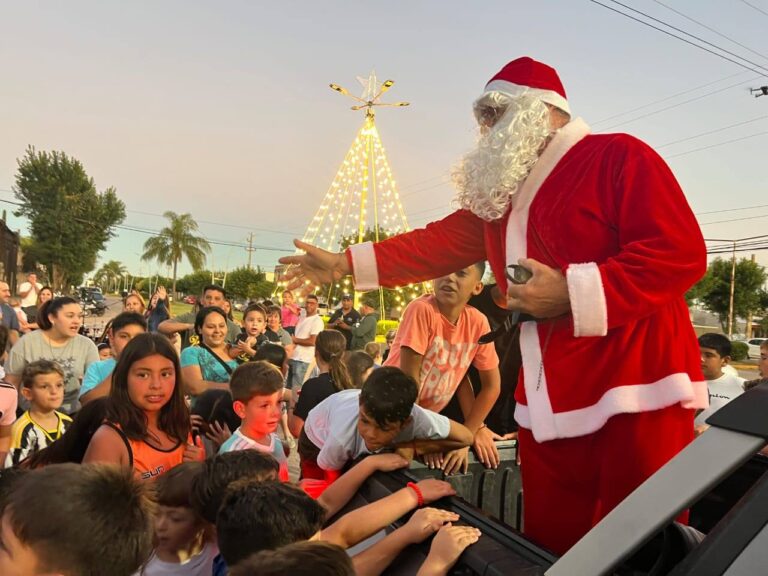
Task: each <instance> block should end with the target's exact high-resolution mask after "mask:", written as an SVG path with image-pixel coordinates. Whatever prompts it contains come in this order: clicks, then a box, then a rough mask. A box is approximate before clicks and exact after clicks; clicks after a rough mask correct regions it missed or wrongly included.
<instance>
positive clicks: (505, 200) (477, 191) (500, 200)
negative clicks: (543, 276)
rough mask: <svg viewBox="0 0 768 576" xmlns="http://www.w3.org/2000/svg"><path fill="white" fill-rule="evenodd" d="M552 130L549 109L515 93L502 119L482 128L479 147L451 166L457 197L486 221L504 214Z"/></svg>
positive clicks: (459, 203)
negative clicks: (485, 129) (452, 167)
mask: <svg viewBox="0 0 768 576" xmlns="http://www.w3.org/2000/svg"><path fill="white" fill-rule="evenodd" d="M552 133H553V130H552V129H551V128H550V125H549V109H548V108H547V106H546V105H545V104H544V103H543V102H542V101H541V100H539V99H538V98H534V97H531V96H525V95H523V96H519V97H516V98H513V99H511V103H510V105H509V107H508V108H507V110H506V111H505V112H504V115H503V116H502V117H501V118H500V119H499V120H498V122H496V124H494V125H493V126H492V127H491V128H490V129H489V130H488V131H487V132H484V133H483V132H481V134H480V136H479V138H478V142H477V148H476V149H475V150H473V151H471V152H469V153H468V154H466V155H465V156H464V157H463V158H462V159H461V161H460V162H459V164H458V165H457V166H456V167H455V168H454V169H453V171H452V177H453V182H454V184H455V186H456V188H457V190H458V194H457V195H456V198H455V199H454V203H455V204H457V205H458V206H459V208H463V209H465V210H469V211H471V212H472V213H473V214H475V215H476V216H478V217H479V218H481V219H483V220H485V221H486V222H492V221H494V220H498V219H499V218H501V217H502V216H503V215H504V213H505V212H506V211H507V208H508V207H509V204H510V202H511V201H512V196H514V194H515V193H517V191H518V190H519V189H520V186H521V185H522V183H523V182H524V181H525V179H526V178H527V177H528V174H529V173H530V171H531V169H532V168H533V166H534V164H536V161H537V160H538V159H539V155H540V154H541V152H542V151H543V150H544V147H545V145H546V143H547V140H548V139H549V138H550V136H551V135H552Z"/></svg>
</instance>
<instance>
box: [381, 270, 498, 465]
mask: <svg viewBox="0 0 768 576" xmlns="http://www.w3.org/2000/svg"><path fill="white" fill-rule="evenodd" d="M484 273H485V262H478V263H477V264H473V265H472V266H468V267H466V268H463V269H462V270H459V271H458V272H454V273H453V274H449V275H447V276H442V277H440V278H438V279H436V280H435V282H434V285H435V293H434V294H428V295H425V296H422V297H420V298H417V299H416V300H414V301H413V302H411V303H410V304H409V305H408V307H407V308H406V309H405V312H404V313H403V318H402V320H401V322H400V326H399V328H398V330H397V335H396V336H395V341H394V342H393V343H392V347H391V348H390V351H389V355H388V357H387V361H386V362H385V365H386V366H398V367H399V368H401V369H402V370H403V372H405V373H406V374H408V375H409V376H411V377H412V378H413V379H415V380H416V381H417V382H418V384H419V399H418V404H419V406H422V407H423V408H428V409H430V410H434V411H435V412H440V411H441V410H443V409H444V408H445V407H446V406H447V405H448V403H449V402H450V401H451V398H452V397H453V396H454V394H456V395H457V398H458V400H459V405H460V406H461V411H462V413H463V415H464V425H465V426H466V427H467V428H469V430H470V432H472V433H473V434H474V435H475V439H474V441H473V448H474V451H475V453H476V454H477V457H478V459H479V460H480V462H482V463H483V464H485V465H486V466H487V467H489V468H491V467H493V468H495V467H497V466H498V464H499V453H498V451H497V449H496V445H495V444H494V440H497V439H501V438H500V437H499V436H498V435H496V434H495V433H494V432H492V431H491V430H490V429H489V428H488V427H487V426H486V425H485V423H484V421H485V418H486V417H487V416H488V413H489V412H490V411H491V408H493V405H494V403H495V402H496V400H497V399H498V397H499V391H500V390H501V376H500V375H499V357H498V356H497V355H496V348H495V346H494V345H493V343H488V344H480V343H479V340H480V338H481V337H482V336H483V335H485V334H487V333H488V332H490V331H491V328H490V325H489V323H488V319H487V318H486V317H485V315H484V314H483V313H482V312H480V311H479V310H477V309H476V308H473V307H472V306H468V305H467V303H468V302H469V299H470V298H471V297H472V296H474V295H477V294H480V292H482V290H483V282H482V280H483V274H484ZM470 365H473V366H474V367H475V368H477V371H478V374H479V376H480V385H481V388H480V392H479V393H478V395H477V398H475V394H474V391H473V389H472V384H471V383H470V381H469V379H468V378H467V377H466V374H467V370H468V369H469V367H470ZM468 456H469V449H468V448H462V449H461V450H456V451H454V452H451V453H449V454H446V455H445V456H442V455H438V454H435V455H432V456H431V457H429V458H427V464H429V465H430V467H432V466H437V467H440V468H442V469H443V470H444V471H445V473H446V474H451V473H453V472H457V471H459V470H462V471H464V472H466V470H467V466H468V464H469V459H468Z"/></svg>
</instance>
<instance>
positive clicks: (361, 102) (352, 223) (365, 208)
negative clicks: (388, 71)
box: [303, 72, 428, 317]
mask: <svg viewBox="0 0 768 576" xmlns="http://www.w3.org/2000/svg"><path fill="white" fill-rule="evenodd" d="M357 79H358V81H359V82H360V84H362V86H363V93H362V94H361V96H360V97H357V96H354V95H352V94H350V92H349V91H348V90H347V89H345V88H342V87H341V86H339V85H338V84H331V85H330V87H331V89H332V90H335V91H336V92H338V93H339V94H343V95H344V96H347V97H349V98H352V99H353V100H355V101H357V102H358V103H357V104H355V105H354V106H352V110H355V111H357V110H365V120H364V121H363V125H362V126H361V128H360V130H358V132H357V135H356V136H355V139H354V140H353V142H352V145H351V146H350V147H349V150H348V151H347V153H346V155H345V157H344V160H343V161H342V163H341V165H340V166H339V169H338V171H337V172H336V176H335V177H334V179H333V181H332V182H331V185H330V186H329V187H328V190H327V192H326V193H325V197H324V198H323V200H322V202H321V203H320V206H319V207H318V209H317V211H316V212H315V215H314V217H313V218H312V220H311V222H310V224H309V226H308V227H307V230H306V232H305V233H304V237H303V240H304V241H305V242H308V243H310V244H314V245H315V246H319V247H320V248H324V249H325V250H330V251H336V250H339V249H343V248H345V247H346V246H347V245H349V244H357V243H360V242H363V241H366V240H373V241H376V242H378V241H380V240H384V239H386V238H388V237H390V236H394V235H397V234H401V233H403V232H407V231H408V230H410V227H409V226H408V219H407V217H406V215H405V209H404V208H403V204H402V202H401V200H400V193H399V192H398V189H397V181H396V180H395V178H394V176H393V174H392V168H391V167H390V164H389V160H388V158H387V153H386V149H385V148H384V145H383V144H382V142H381V137H380V135H379V131H378V128H377V127H376V120H375V119H376V113H375V108H378V107H382V106H387V107H403V106H408V105H409V103H408V102H393V103H388V102H381V101H380V99H381V97H382V95H383V94H384V93H385V92H387V91H388V90H389V89H390V88H392V85H393V84H394V81H392V80H386V81H384V82H379V81H378V80H377V78H376V73H375V72H371V73H370V75H369V76H368V77H367V78H364V77H360V76H358V77H357ZM371 232H372V234H371ZM366 235H368V236H372V237H370V238H366ZM343 284H344V287H345V291H346V289H347V288H348V286H349V279H348V278H345V279H344V281H343ZM427 289H428V286H427V285H418V286H414V285H408V286H405V287H399V288H396V289H395V290H394V294H395V301H396V306H395V309H396V310H397V311H398V312H399V311H402V308H403V306H404V304H407V302H406V300H407V301H410V300H412V299H413V298H415V297H417V296H419V295H420V294H421V293H422V292H423V291H424V290H427ZM338 290H339V285H338V284H335V285H334V284H331V285H330V286H328V301H329V302H331V301H332V298H333V295H334V292H336V293H338ZM379 304H380V311H381V312H382V317H384V312H385V293H384V290H383V289H380V290H379Z"/></svg>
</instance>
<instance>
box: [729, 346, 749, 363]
mask: <svg viewBox="0 0 768 576" xmlns="http://www.w3.org/2000/svg"><path fill="white" fill-rule="evenodd" d="M748 352H749V345H747V343H746V342H731V360H746V358H747V353H748Z"/></svg>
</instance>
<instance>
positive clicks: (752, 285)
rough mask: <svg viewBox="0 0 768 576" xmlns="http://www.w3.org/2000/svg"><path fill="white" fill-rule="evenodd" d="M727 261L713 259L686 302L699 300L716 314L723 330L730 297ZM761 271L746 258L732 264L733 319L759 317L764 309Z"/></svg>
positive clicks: (766, 298)
mask: <svg viewBox="0 0 768 576" xmlns="http://www.w3.org/2000/svg"><path fill="white" fill-rule="evenodd" d="M731 268H732V263H731V260H723V259H722V258H716V259H715V260H713V261H712V262H711V263H710V264H709V266H708V268H707V273H706V274H705V275H704V277H703V278H702V279H701V280H699V282H697V283H696V284H695V285H694V286H693V287H692V288H691V289H690V290H689V291H688V294H687V295H686V297H687V298H688V299H689V300H693V299H696V300H699V301H700V302H701V303H702V304H703V305H704V307H705V308H706V309H707V310H709V311H710V312H712V313H714V314H717V316H718V318H719V319H720V324H721V325H722V326H723V329H725V328H726V327H727V325H728V309H729V305H730V296H731ZM766 277H767V276H766V272H765V268H763V267H762V266H760V265H759V264H757V263H756V262H753V261H752V260H750V259H748V258H742V259H741V260H738V261H737V262H736V276H735V278H736V280H735V283H734V292H733V315H734V318H736V317H740V318H746V317H747V316H748V315H749V313H750V312H751V313H753V314H759V313H760V312H762V311H763V310H765V309H766V305H767V304H768V294H766V292H765V290H764V288H763V286H764V285H765V281H766Z"/></svg>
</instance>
